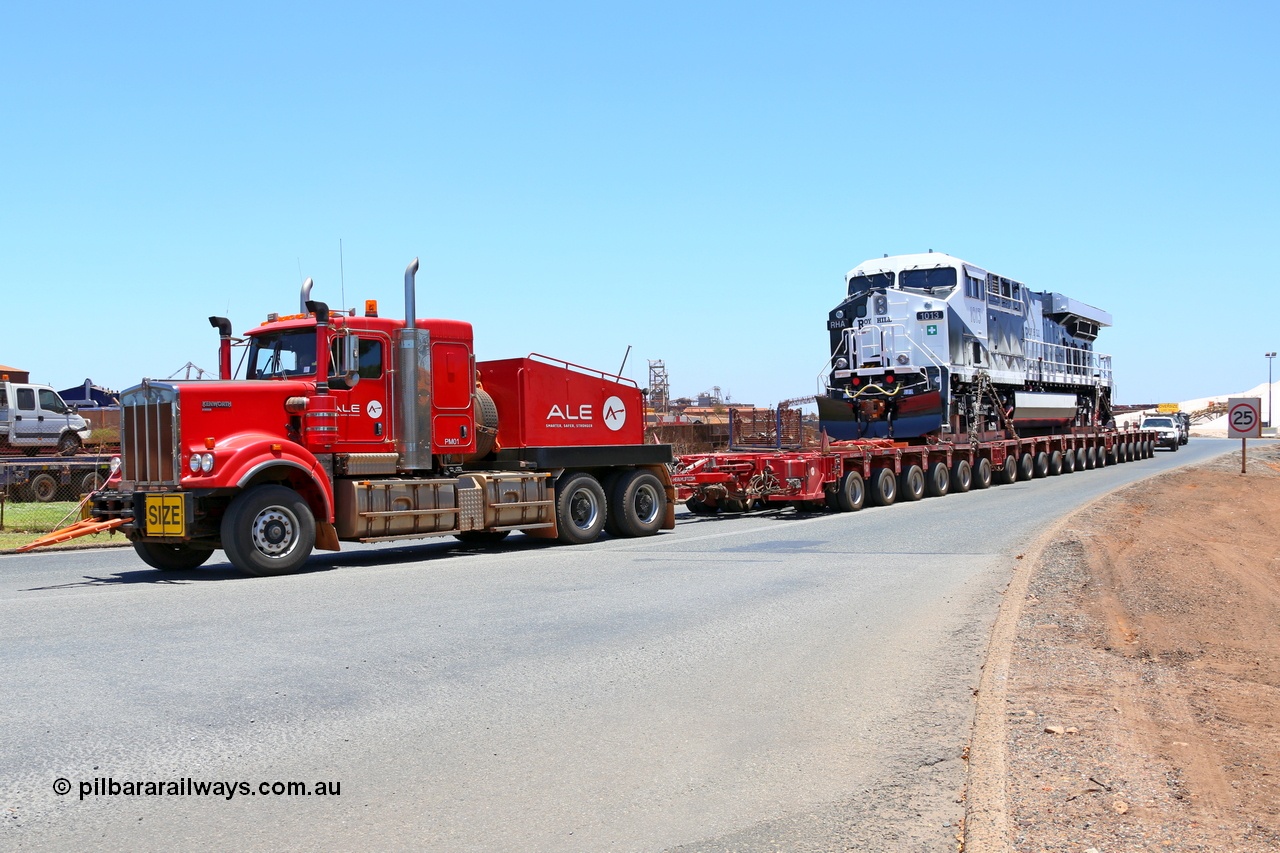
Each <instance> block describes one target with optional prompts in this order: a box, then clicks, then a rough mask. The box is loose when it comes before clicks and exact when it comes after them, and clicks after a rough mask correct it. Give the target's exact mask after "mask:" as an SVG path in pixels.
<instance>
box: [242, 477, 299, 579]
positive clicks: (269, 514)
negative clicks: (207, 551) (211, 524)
mask: <svg viewBox="0 0 1280 853" xmlns="http://www.w3.org/2000/svg"><path fill="white" fill-rule="evenodd" d="M315 544H316V520H315V518H313V517H312V515H311V508H310V507H309V506H307V502H306V501H304V500H303V499H302V496H301V495H299V494H298V493H297V492H295V491H294V490H293V489H290V488H286V487H284V486H256V487H254V488H252V489H250V490H249V491H247V492H244V493H242V494H240V495H239V496H237V497H236V499H235V500H233V501H232V502H231V506H229V507H227V514H226V515H224V516H223V517H222V548H223V550H224V551H226V552H227V556H228V557H229V558H231V562H232V564H233V565H234V566H235V567H236V568H238V569H239V570H240V571H242V572H245V573H247V574H251V575H258V576H260V577H267V576H270V575H287V574H290V573H291V572H295V571H297V570H298V567H299V566H301V565H302V564H303V562H304V561H306V559H307V557H309V556H311V549H312V548H313V547H314V546H315Z"/></svg>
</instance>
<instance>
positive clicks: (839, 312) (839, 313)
mask: <svg viewBox="0 0 1280 853" xmlns="http://www.w3.org/2000/svg"><path fill="white" fill-rule="evenodd" d="M836 319H837V320H843V319H844V311H842V310H837V311H836Z"/></svg>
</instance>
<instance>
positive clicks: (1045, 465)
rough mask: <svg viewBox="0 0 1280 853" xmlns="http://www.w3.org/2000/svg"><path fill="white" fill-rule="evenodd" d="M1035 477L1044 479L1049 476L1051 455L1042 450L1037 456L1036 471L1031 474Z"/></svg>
mask: <svg viewBox="0 0 1280 853" xmlns="http://www.w3.org/2000/svg"><path fill="white" fill-rule="evenodd" d="M1031 475H1032V476H1033V477H1036V478H1037V479H1044V478H1045V477H1048V476H1049V454H1048V453H1045V452H1044V451H1043V450H1041V451H1040V452H1039V453H1037V454H1036V461H1035V470H1033V471H1032V472H1031Z"/></svg>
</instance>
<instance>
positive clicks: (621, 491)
mask: <svg viewBox="0 0 1280 853" xmlns="http://www.w3.org/2000/svg"><path fill="white" fill-rule="evenodd" d="M750 507H751V502H750V501H746V502H744V504H743V509H742V511H743V512H746V511H747V510H748V509H750ZM666 515H667V492H666V490H665V489H663V487H662V482H661V481H660V480H659V479H658V478H657V477H655V476H654V475H653V474H651V473H649V472H648V471H642V470H640V469H638V468H637V469H636V470H634V471H627V472H626V473H624V474H622V475H621V476H619V477H618V478H617V480H616V482H615V483H614V484H613V491H612V493H611V494H610V495H609V517H610V518H611V519H613V526H614V527H615V528H617V531H618V534H619V535H622V536H652V535H653V534H655V533H657V532H658V531H659V530H660V529H661V528H662V520H663V519H664V518H665V517H666Z"/></svg>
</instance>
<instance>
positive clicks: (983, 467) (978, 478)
mask: <svg viewBox="0 0 1280 853" xmlns="http://www.w3.org/2000/svg"><path fill="white" fill-rule="evenodd" d="M993 476H994V472H993V471H992V470H991V460H990V459H988V458H987V457H985V456H983V457H980V458H979V459H978V463H977V466H976V467H975V468H974V469H973V487H974V488H975V489H989V488H991V479H992V477H993Z"/></svg>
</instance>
